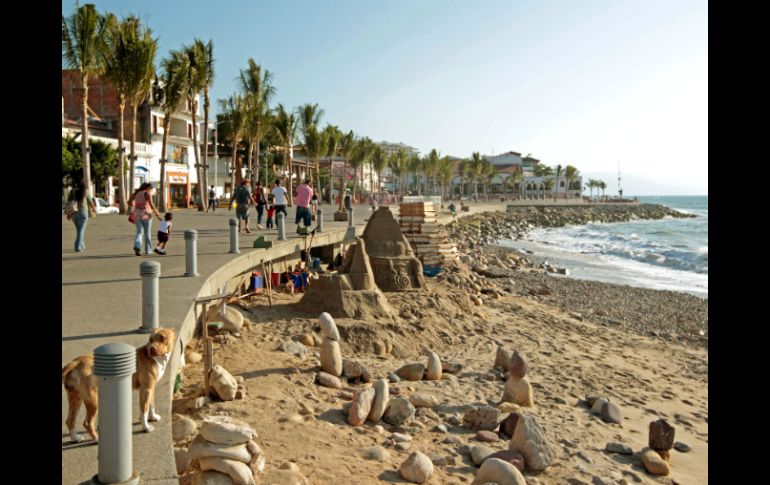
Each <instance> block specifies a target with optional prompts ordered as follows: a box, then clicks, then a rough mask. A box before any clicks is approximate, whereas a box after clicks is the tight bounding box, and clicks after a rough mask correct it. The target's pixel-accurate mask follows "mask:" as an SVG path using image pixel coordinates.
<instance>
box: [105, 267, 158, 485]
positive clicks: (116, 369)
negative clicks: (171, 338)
mask: <svg viewBox="0 0 770 485" xmlns="http://www.w3.org/2000/svg"><path fill="white" fill-rule="evenodd" d="M142 264H144V263H142ZM155 264H158V263H155ZM158 266H160V265H158ZM134 371H136V348H134V347H133V346H131V345H128V344H125V343H121V342H113V343H110V344H105V345H102V346H99V347H97V348H96V349H94V367H93V372H94V375H95V376H96V378H97V384H98V388H99V422H98V426H99V451H98V453H97V455H98V460H99V472H98V474H97V475H95V476H94V477H93V478H92V479H91V483H93V484H118V483H119V484H121V485H135V484H137V483H139V475H138V474H137V473H136V472H135V471H134V469H133V468H134V467H133V461H134V456H133V455H134V452H133V435H132V426H131V422H132V417H131V408H132V403H133V396H132V392H131V376H132V375H133V374H134Z"/></svg>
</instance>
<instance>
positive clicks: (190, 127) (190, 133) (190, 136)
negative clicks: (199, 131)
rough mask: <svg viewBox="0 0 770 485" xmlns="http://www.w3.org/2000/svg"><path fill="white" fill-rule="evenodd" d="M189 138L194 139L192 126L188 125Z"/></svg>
mask: <svg viewBox="0 0 770 485" xmlns="http://www.w3.org/2000/svg"><path fill="white" fill-rule="evenodd" d="M187 138H192V125H191V124H189V123H188V124H187Z"/></svg>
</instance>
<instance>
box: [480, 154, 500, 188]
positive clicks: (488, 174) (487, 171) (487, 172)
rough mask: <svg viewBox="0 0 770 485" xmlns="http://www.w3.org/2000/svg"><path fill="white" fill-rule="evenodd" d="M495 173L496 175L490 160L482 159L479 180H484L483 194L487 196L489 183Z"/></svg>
mask: <svg viewBox="0 0 770 485" xmlns="http://www.w3.org/2000/svg"><path fill="white" fill-rule="evenodd" d="M495 175H497V170H495V166H494V165H492V162H490V161H489V160H487V159H484V161H483V162H482V163H481V180H483V181H484V196H489V192H488V189H489V185H490V184H491V183H492V179H493V178H495Z"/></svg>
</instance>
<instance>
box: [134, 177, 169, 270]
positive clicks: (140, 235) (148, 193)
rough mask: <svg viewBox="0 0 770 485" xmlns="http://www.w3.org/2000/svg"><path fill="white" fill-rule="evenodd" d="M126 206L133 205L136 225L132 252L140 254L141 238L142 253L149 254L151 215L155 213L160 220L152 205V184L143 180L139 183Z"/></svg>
mask: <svg viewBox="0 0 770 485" xmlns="http://www.w3.org/2000/svg"><path fill="white" fill-rule="evenodd" d="M132 204H133V205H132ZM128 206H129V207H133V211H132V215H133V217H134V224H135V225H136V237H135V238H134V254H136V255H137V256H141V255H142V240H144V254H150V252H151V251H152V215H153V214H155V215H156V216H157V217H158V220H159V221H160V220H162V218H161V217H160V214H158V211H157V209H155V206H154V205H152V184H150V183H149V182H145V183H143V184H142V185H140V186H139V188H138V189H136V192H134V193H133V194H132V195H131V197H130V198H129V199H128Z"/></svg>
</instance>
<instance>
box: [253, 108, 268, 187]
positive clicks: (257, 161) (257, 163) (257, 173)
mask: <svg viewBox="0 0 770 485" xmlns="http://www.w3.org/2000/svg"><path fill="white" fill-rule="evenodd" d="M259 125H260V122H259V121H257V157H256V160H255V161H254V163H255V164H256V165H257V171H256V177H255V178H254V181H255V183H256V181H257V180H259V128H260V126H259ZM265 170H267V168H265ZM265 188H267V184H265Z"/></svg>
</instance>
